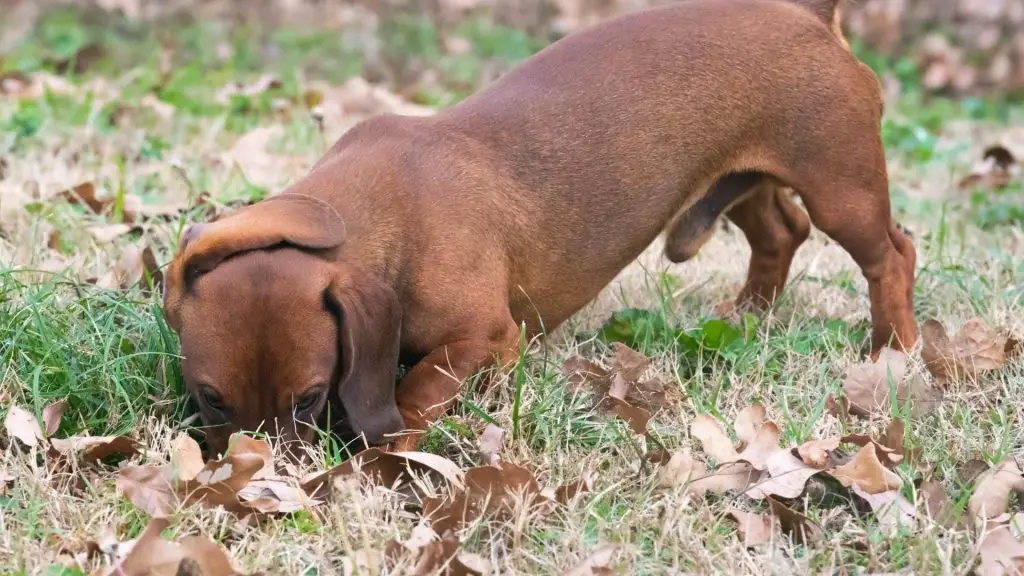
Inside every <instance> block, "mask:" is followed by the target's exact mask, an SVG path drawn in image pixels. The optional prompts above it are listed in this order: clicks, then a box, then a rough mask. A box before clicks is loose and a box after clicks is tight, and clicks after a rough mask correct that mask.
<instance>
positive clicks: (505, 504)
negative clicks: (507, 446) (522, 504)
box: [423, 462, 541, 535]
mask: <svg viewBox="0 0 1024 576" xmlns="http://www.w3.org/2000/svg"><path fill="white" fill-rule="evenodd" d="M517 495H522V496H524V497H525V498H526V499H527V502H528V503H529V504H532V503H533V500H534V497H535V496H540V495H541V489H540V486H539V485H538V484H537V480H536V479H535V478H534V476H533V473H532V472H530V470H529V469H527V468H524V467H522V466H518V465H515V464H512V463H510V462H503V463H501V464H499V465H498V466H477V467H476V468H470V469H469V470H466V471H465V488H464V489H459V490H457V491H456V492H455V494H454V495H453V496H452V497H451V498H444V497H428V498H425V499H424V500H423V517H424V518H427V519H429V521H430V525H431V527H432V528H433V529H434V531H435V532H437V533H438V534H441V535H444V534H446V533H447V532H448V531H452V532H455V531H456V530H458V528H459V526H461V525H464V524H468V523H471V522H474V521H475V520H477V519H478V518H481V517H483V516H493V517H495V518H503V517H505V516H507V515H508V513H509V512H510V511H511V510H512V507H513V504H514V502H515V501H516V497H517Z"/></svg>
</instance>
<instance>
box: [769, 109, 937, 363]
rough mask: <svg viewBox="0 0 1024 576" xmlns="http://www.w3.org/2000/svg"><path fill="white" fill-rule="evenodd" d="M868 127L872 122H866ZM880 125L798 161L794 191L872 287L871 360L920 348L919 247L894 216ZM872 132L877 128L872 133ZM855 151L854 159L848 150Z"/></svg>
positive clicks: (794, 174)
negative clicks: (916, 282) (916, 249)
mask: <svg viewBox="0 0 1024 576" xmlns="http://www.w3.org/2000/svg"><path fill="white" fill-rule="evenodd" d="M865 124H867V123H865ZM876 126H877V124H876V125H866V126H865V129H864V130H861V131H852V130H851V132H849V133H848V134H849V135H850V136H849V137H848V140H853V141H844V142H841V143H839V144H838V145H836V146H834V147H822V148H821V149H820V150H819V151H818V153H817V154H815V155H814V157H813V158H807V157H803V158H801V159H800V161H797V162H793V165H794V166H797V167H798V169H797V171H796V172H794V173H793V178H791V179H789V181H791V182H792V184H793V188H794V189H796V190H797V192H798V193H799V194H800V197H801V198H802V199H803V201H804V205H805V206H806V207H807V213H808V215H809V216H810V219H811V222H812V223H813V224H814V226H815V227H817V228H818V229H819V230H821V231H822V232H824V233H825V234H827V235H828V236H830V237H831V238H832V239H833V240H835V241H836V242H837V243H838V244H839V245H840V246H842V247H843V249H844V250H846V251H847V252H848V253H849V254H850V256H852V257H853V260H854V261H855V262H856V263H857V265H858V266H859V267H860V269H861V272H862V273H863V274H864V277H865V278H866V279H867V282H868V295H869V298H870V301H871V323H872V326H873V329H872V334H871V355H872V357H873V358H877V357H878V353H879V351H880V350H881V348H882V347H883V346H891V347H893V348H896V349H905V348H911V347H913V346H914V345H915V344H916V343H917V337H918V335H917V323H916V322H915V320H914V303H913V299H914V265H915V258H916V256H915V252H914V246H913V244H912V243H911V241H910V239H908V238H907V237H906V236H905V235H904V234H903V233H902V232H900V230H899V228H898V227H897V225H896V222H895V221H894V220H893V218H892V209H891V206H890V201H889V185H888V176H887V174H886V165H885V154H884V151H883V149H882V142H881V138H880V136H879V134H878V130H877V127H876ZM872 128H874V130H873V131H872V130H871V129H872ZM851 150H853V151H855V153H853V154H851V153H850V152H849V151H851Z"/></svg>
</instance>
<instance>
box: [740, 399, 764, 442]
mask: <svg viewBox="0 0 1024 576" xmlns="http://www.w3.org/2000/svg"><path fill="white" fill-rule="evenodd" d="M767 420H768V414H767V412H765V409H764V406H762V405H761V404H751V405H750V406H747V407H746V408H744V409H743V410H740V413H739V414H737V415H736V422H735V423H734V424H735V427H736V437H737V438H739V440H740V442H742V443H744V444H750V443H751V442H753V441H754V437H755V436H756V435H757V431H758V430H760V429H761V426H762V425H763V424H764V423H765V422H766V421H767Z"/></svg>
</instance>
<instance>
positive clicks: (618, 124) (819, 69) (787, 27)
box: [435, 0, 880, 308]
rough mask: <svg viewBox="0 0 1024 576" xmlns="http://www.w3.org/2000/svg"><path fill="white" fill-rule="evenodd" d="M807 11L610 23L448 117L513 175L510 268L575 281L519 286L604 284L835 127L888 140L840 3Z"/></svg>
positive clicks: (740, 7)
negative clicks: (731, 176) (743, 176)
mask: <svg viewBox="0 0 1024 576" xmlns="http://www.w3.org/2000/svg"><path fill="white" fill-rule="evenodd" d="M803 3H805V4H807V5H808V6H802V5H797V4H792V3H788V2H783V1H781V0H691V1H689V2H683V3H679V4H675V5H670V6H666V7H662V8H658V9H653V10H648V11H645V12H640V13H635V14H632V15H629V16H626V17H622V18H618V19H615V20H612V21H608V22H605V23H602V24H599V25H597V26H595V27H593V28H591V29H590V30H588V31H584V32H582V33H579V34H576V35H572V36H568V37H566V38H564V39H562V40H560V41H559V42H556V43H555V44H553V45H552V46H550V47H548V48H547V49H545V50H544V51H542V52H541V53H539V54H538V55H537V56H535V57H534V58H533V59H532V60H531V61H530V62H528V63H527V64H526V65H524V66H521V67H520V68H517V69H515V70H513V71H511V72H510V73H508V74H507V75H505V76H504V77H502V78H501V79H499V80H498V81H496V82H495V83H493V84H492V85H490V86H489V87H488V88H486V89H484V90H483V91H481V92H479V93H478V94H477V95H475V96H473V97H471V98H469V99H467V100H466V101H464V102H463V103H461V104H459V105H457V106H455V107H453V108H451V109H449V110H447V111H445V112H443V113H442V114H440V115H439V116H438V117H437V118H436V119H435V121H436V122H438V123H440V124H441V125H442V126H443V127H444V128H445V129H447V130H449V131H452V132H455V133H459V134H462V135H465V136H468V137H469V140H471V141H474V142H480V143H483V148H484V149H486V150H490V151H491V156H490V157H489V158H482V159H481V162H493V164H494V166H496V168H494V170H495V171H498V172H504V173H506V174H507V175H508V176H509V180H508V182H507V183H506V184H508V185H507V186H503V187H502V194H503V195H504V196H505V197H504V198H503V199H502V203H503V204H504V205H506V206H510V208H509V210H513V211H518V212H517V214H516V217H514V218H512V219H509V218H508V215H507V214H506V215H504V216H503V219H504V221H495V222H487V223H486V225H488V226H490V227H496V228H504V227H505V226H506V225H507V224H506V222H509V221H514V222H516V223H517V225H516V226H515V228H516V229H515V230H507V231H505V232H503V235H504V236H505V237H506V238H509V239H511V242H512V243H514V244H513V245H512V246H510V250H509V252H510V253H511V254H512V255H513V256H511V257H512V258H514V259H516V260H520V259H521V260H522V262H523V263H524V264H523V265H522V266H516V265H513V266H512V268H513V269H521V270H523V269H529V268H536V269H544V270H562V271H563V272H564V273H565V274H564V276H562V277H560V278H558V279H554V278H531V277H529V274H525V275H524V276H523V277H520V278H516V279H515V280H518V283H519V284H520V285H521V286H522V287H523V289H524V290H527V291H530V292H533V293H537V294H547V293H551V292H554V291H555V290H552V288H553V286H552V285H549V284H548V283H554V282H566V281H571V280H573V279H574V277H578V276H584V277H586V280H585V281H583V282H582V284H583V285H593V286H603V285H604V284H606V283H607V281H610V280H611V278H613V277H614V275H615V274H617V273H618V272H619V271H620V270H621V269H622V267H624V266H625V265H626V264H628V263H629V261H631V260H632V258H633V257H635V255H636V254H638V253H639V252H640V251H642V250H643V249H644V248H645V247H646V246H647V245H648V244H650V242H651V241H653V240H654V238H655V237H656V236H657V235H658V233H659V232H660V231H661V230H662V229H663V228H664V226H665V225H666V223H667V222H668V221H669V220H670V219H671V218H672V216H673V215H674V214H676V213H677V212H679V211H680V210H683V209H685V208H686V207H687V205H688V204H689V203H692V202H693V201H694V200H696V196H697V194H699V193H700V192H702V191H703V190H705V189H707V187H708V186H709V185H710V184H711V183H712V182H714V181H715V180H716V179H717V178H719V177H720V176H721V175H722V174H724V173H725V172H727V171H733V170H738V169H742V170H756V171H763V172H768V173H772V172H776V171H778V170H780V167H782V166H792V165H793V164H794V163H800V162H802V161H805V160H808V159H810V158H812V157H813V154H810V153H808V152H809V150H804V149H805V148H806V149H815V148H820V147H821V146H822V145H823V144H825V143H827V142H828V140H829V139H830V138H831V136H830V134H829V133H828V130H829V129H830V126H832V125H839V126H844V129H853V130H859V131H863V132H864V133H865V134H866V135H867V136H869V137H870V134H871V133H872V131H877V120H878V118H877V117H876V116H877V114H876V113H877V112H878V109H879V102H880V100H879V99H878V91H877V80H875V79H872V78H873V76H872V75H871V74H870V71H867V75H865V71H864V70H863V69H862V65H861V64H860V63H859V62H858V61H857V60H856V59H855V58H854V57H853V56H852V55H851V54H850V53H849V50H848V49H847V47H846V46H845V44H844V43H843V42H842V41H841V40H840V39H839V38H837V37H836V35H835V32H834V31H833V30H832V29H831V28H830V26H828V25H827V24H826V23H825V20H824V19H823V18H822V17H821V14H823V13H824V12H822V11H817V10H810V9H808V7H814V6H819V5H820V6H824V5H825V4H826V3H831V0H820V2H812V1H811V0H804V2H803ZM609 71H614V72H609ZM851 116H852V117H851ZM780 155H782V156H785V157H784V158H781V157H780ZM801 156H802V157H803V158H801ZM854 161H855V159H854ZM538 206H542V207H543V211H541V210H534V207H538ZM595 222H602V223H607V224H606V225H595V224H594V223H595ZM616 222H628V223H629V225H630V226H631V227H634V229H631V230H630V231H629V232H628V233H626V234H624V233H620V232H616V231H614V229H612V230H610V229H609V226H611V227H614V225H615V223H616ZM522 223H525V224H522ZM539 231H544V232H543V234H541V233H540V232H539ZM536 238H544V239H545V242H544V244H543V245H539V244H538V243H537V242H536V240H535V239H536ZM609 254H621V255H622V257H621V258H609V257H608V255H609ZM513 264H515V263H513ZM577 297H578V298H579V299H580V300H581V301H588V300H589V299H590V298H592V297H593V294H589V293H587V294H582V293H581V294H579V295H578V296H577ZM563 305H564V306H563ZM556 307H558V308H562V307H565V308H572V307H573V306H570V305H569V303H559V304H558V305H557V306H556Z"/></svg>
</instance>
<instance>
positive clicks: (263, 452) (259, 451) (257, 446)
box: [193, 432, 274, 480]
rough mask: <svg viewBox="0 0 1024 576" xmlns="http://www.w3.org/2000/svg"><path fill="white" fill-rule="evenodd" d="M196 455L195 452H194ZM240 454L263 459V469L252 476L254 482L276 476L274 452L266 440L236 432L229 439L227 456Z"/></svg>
mask: <svg viewBox="0 0 1024 576" xmlns="http://www.w3.org/2000/svg"><path fill="white" fill-rule="evenodd" d="M193 453H194V451H193ZM239 454H255V455H257V456H259V457H260V458H262V459H263V468H260V469H259V471H257V472H256V473H255V474H253V475H252V478H253V480H260V479H263V478H270V477H273V476H274V452H273V450H272V449H271V447H270V444H269V443H268V442H267V441H266V440H260V439H257V438H253V437H252V436H247V435H245V434H243V433H241V432H235V433H234V434H232V435H231V437H230V438H228V451H227V454H226V456H235V455H239Z"/></svg>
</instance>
